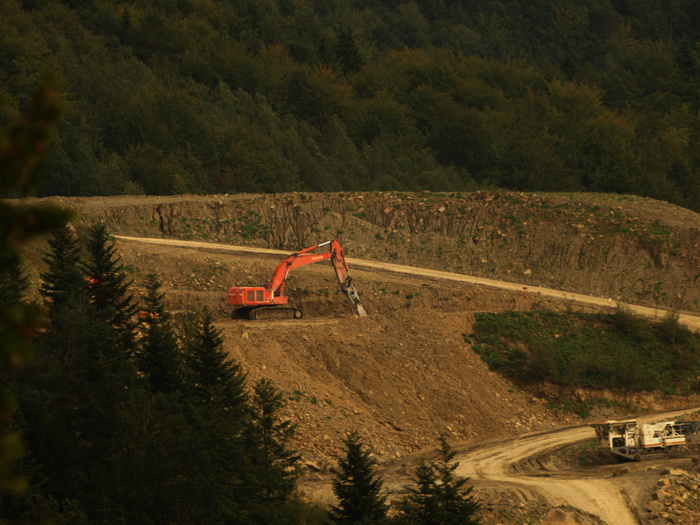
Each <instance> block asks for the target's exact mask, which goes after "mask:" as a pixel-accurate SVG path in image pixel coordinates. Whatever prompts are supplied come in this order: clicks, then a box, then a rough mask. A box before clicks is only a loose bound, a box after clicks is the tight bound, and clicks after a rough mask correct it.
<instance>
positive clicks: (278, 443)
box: [246, 379, 299, 523]
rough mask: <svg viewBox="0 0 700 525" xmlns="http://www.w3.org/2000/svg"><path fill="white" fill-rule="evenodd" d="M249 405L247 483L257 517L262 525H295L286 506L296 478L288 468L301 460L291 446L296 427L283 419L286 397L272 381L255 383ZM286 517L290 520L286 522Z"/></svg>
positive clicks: (263, 380)
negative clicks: (268, 524) (288, 524)
mask: <svg viewBox="0 0 700 525" xmlns="http://www.w3.org/2000/svg"><path fill="white" fill-rule="evenodd" d="M250 404H251V412H252V417H251V424H250V427H249V429H248V432H247V439H246V448H247V449H248V450H249V451H250V461H251V467H252V468H251V470H250V473H249V474H250V475H249V477H248V478H247V480H248V485H249V486H248V490H249V491H250V494H251V503H252V504H253V508H254V513H255V516H256V518H257V519H258V521H260V522H261V523H294V521H290V519H291V518H292V516H290V515H289V514H290V511H289V509H288V508H287V507H286V505H285V504H286V503H287V502H288V501H289V500H290V498H291V496H292V494H293V492H294V482H295V479H296V476H295V475H294V473H293V471H292V470H291V469H290V468H289V467H291V466H292V465H293V464H294V462H295V461H297V459H299V455H298V454H297V453H296V452H295V451H294V450H291V449H290V448H289V446H288V442H289V439H290V438H291V437H292V435H293V434H294V431H295V428H296V425H294V424H292V422H291V421H290V420H289V419H282V417H281V410H282V409H283V408H284V405H285V401H284V394H283V393H282V392H281V391H280V390H278V389H277V388H276V387H275V385H274V384H273V383H272V381H270V380H269V379H260V380H259V381H257V382H256V383H255V385H254V386H253V395H252V397H251V401H250ZM285 515H286V518H287V519H283V517H284V516H285Z"/></svg>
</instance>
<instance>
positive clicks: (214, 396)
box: [184, 307, 248, 414]
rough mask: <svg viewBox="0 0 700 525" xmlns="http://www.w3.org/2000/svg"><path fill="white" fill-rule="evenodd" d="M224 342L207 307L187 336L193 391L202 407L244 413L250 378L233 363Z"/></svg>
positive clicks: (187, 356)
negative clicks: (223, 408) (213, 406)
mask: <svg viewBox="0 0 700 525" xmlns="http://www.w3.org/2000/svg"><path fill="white" fill-rule="evenodd" d="M223 342H224V338H223V337H222V335H221V331H220V330H218V329H217V328H216V327H215V326H214V322H213V319H212V315H211V312H210V311H209V309H208V308H206V307H205V308H204V310H203V312H202V315H201V317H200V318H199V319H197V320H196V321H195V322H194V325H193V326H192V328H190V329H188V331H187V333H185V334H184V350H185V359H186V362H187V368H188V370H189V372H190V374H191V388H192V391H193V394H194V397H195V399H197V401H198V402H199V403H214V404H217V405H219V406H221V407H225V408H227V409H228V410H234V411H241V410H242V408H243V407H244V405H246V404H247V402H248V395H247V393H246V390H245V383H246V374H245V372H243V369H242V367H241V365H240V364H239V363H237V362H235V361H232V360H231V359H229V357H228V355H227V354H226V352H225V351H224V349H223ZM239 414H240V412H239Z"/></svg>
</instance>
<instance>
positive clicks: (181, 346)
mask: <svg viewBox="0 0 700 525" xmlns="http://www.w3.org/2000/svg"><path fill="white" fill-rule="evenodd" d="M45 261H46V263H47V271H46V272H45V273H43V274H42V281H43V286H42V287H41V289H40V292H41V295H42V296H43V299H44V302H45V305H46V307H47V309H48V312H49V319H50V323H49V324H48V326H47V329H46V331H45V332H44V333H42V334H41V336H40V337H39V338H38V340H37V344H36V362H35V364H34V366H32V367H25V368H24V369H23V370H21V371H18V372H16V373H15V374H13V375H12V376H7V377H5V381H7V382H10V384H11V385H12V387H13V389H14V390H15V391H16V392H17V400H18V411H17V413H16V414H15V416H14V418H13V420H12V424H13V426H14V427H15V428H18V429H20V430H21V431H22V434H23V437H24V440H25V444H26V449H27V454H26V456H25V462H24V471H25V473H26V474H27V476H28V478H29V480H30V483H31V485H30V488H29V491H28V492H27V494H25V495H24V496H23V497H21V498H16V499H13V500H11V501H10V502H9V504H7V505H5V506H3V509H2V513H0V520H7V522H11V523H39V522H44V520H51V522H52V523H55V524H57V525H62V524H66V525H67V524H69V523H70V524H78V525H80V524H89V523H124V524H127V523H128V524H138V523H142V524H163V523H202V524H204V523H230V524H232V525H235V524H241V525H254V524H258V523H271V524H273V523H274V524H280V525H282V524H289V525H295V524H296V523H298V522H299V520H298V513H299V512H300V511H301V509H302V504H301V503H300V502H299V501H298V500H297V499H296V497H295V496H294V488H295V485H294V479H295V478H294V474H293V471H290V470H289V468H288V467H289V466H290V465H291V462H292V461H294V460H295V459H296V454H294V453H293V452H292V451H290V450H288V448H287V442H288V440H289V438H290V437H291V433H292V431H293V428H292V427H291V425H290V424H289V423H288V422H287V421H283V420H281V419H280V411H281V410H282V409H283V408H284V397H283V395H282V394H281V393H280V392H279V391H278V390H277V389H276V388H275V387H274V385H272V384H271V383H270V382H269V381H260V382H258V383H256V384H255V385H254V388H253V393H252V395H251V394H249V392H248V386H247V382H246V375H245V374H244V373H243V371H242V369H241V366H240V364H238V363H236V362H235V361H231V360H230V359H229V358H228V355H227V354H226V352H225V351H224V350H223V346H222V345H223V342H224V340H223V337H222V335H221V333H220V331H219V330H218V329H216V328H215V327H214V326H213V322H212V318H211V315H210V314H209V312H208V311H206V310H205V311H204V312H203V313H202V315H201V316H197V317H194V318H192V319H190V320H189V321H188V322H186V323H184V324H183V328H182V330H179V331H178V330H176V329H175V328H173V326H172V325H171V320H170V319H169V318H168V315H167V312H166V311H165V309H164V307H163V302H162V301H163V294H162V293H161V292H160V290H159V287H160V283H159V282H158V279H157V277H156V276H154V275H150V276H148V279H147V296H146V310H145V312H146V313H147V315H146V322H145V323H144V325H142V326H141V327H137V326H135V323H134V322H133V321H131V320H132V319H133V318H134V314H135V306H134V303H133V300H132V297H131V295H130V294H129V292H128V286H127V284H128V283H127V281H126V278H125V276H124V273H123V267H122V265H121V263H120V260H119V257H118V256H117V255H116V254H115V251H114V245H113V243H112V240H111V237H110V236H109V234H108V233H107V232H106V231H105V229H104V227H102V226H100V225H95V226H93V227H92V228H91V229H90V232H89V238H88V239H86V240H84V241H80V240H79V239H77V237H76V236H75V231H74V230H70V229H68V228H63V229H61V230H59V231H58V232H57V233H56V234H55V235H54V236H53V237H52V238H51V239H50V241H49V250H48V252H47V254H46V256H45ZM13 293H14V292H13ZM106 298H108V299H106Z"/></svg>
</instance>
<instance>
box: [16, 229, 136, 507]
mask: <svg viewBox="0 0 700 525" xmlns="http://www.w3.org/2000/svg"><path fill="white" fill-rule="evenodd" d="M49 246H50V248H51V250H50V251H49V253H48V254H47V255H46V257H45V260H46V262H47V264H48V269H47V271H46V272H45V273H44V274H43V275H42V277H43V279H44V284H43V286H42V287H41V293H42V295H43V296H44V298H45V299H46V302H47V305H48V308H49V313H50V316H51V324H50V326H49V329H48V330H47V331H46V332H45V333H44V334H43V335H42V336H41V337H40V339H39V341H38V344H37V356H38V361H39V363H40V365H41V366H40V368H39V369H38V370H37V371H36V374H35V377H31V378H27V380H26V382H25V383H24V384H23V386H22V388H23V392H24V394H25V395H24V396H23V398H22V403H21V405H20V409H21V412H22V416H23V421H24V424H25V435H26V436H27V442H28V444H29V447H30V448H31V451H32V457H33V459H34V460H35V461H36V464H37V465H39V468H40V470H41V471H42V473H43V477H44V478H45V481H44V484H43V486H42V490H43V491H45V493H46V494H47V495H48V496H50V497H53V498H56V499H57V500H59V501H63V500H72V499H79V500H80V501H81V504H82V505H83V506H84V508H85V510H86V512H87V513H88V515H90V516H92V517H94V518H95V519H100V520H101V519H102V518H104V517H105V514H104V513H105V512H107V511H108V510H109V506H108V505H107V503H106V502H107V501H108V500H109V494H110V493H111V490H112V487H111V480H110V476H111V473H110V472H109V469H108V468H106V464H107V459H108V458H110V457H112V456H113V454H114V453H115V450H116V448H118V447H120V446H123V444H119V443H115V441H114V435H115V432H116V429H117V428H118V425H119V421H120V417H119V414H120V409H121V407H123V406H125V405H127V404H128V403H129V401H130V399H131V396H132V395H133V393H134V391H135V388H136V387H137V383H138V380H137V376H136V373H135V369H134V367H133V364H132V362H131V361H130V359H129V356H128V355H127V353H126V352H124V351H123V347H122V345H121V343H120V340H119V334H118V333H117V332H116V330H115V328H114V327H113V326H112V325H111V324H110V323H109V322H107V321H106V320H105V319H104V316H102V315H100V312H98V310H97V309H96V307H95V304H94V303H93V301H92V300H91V297H90V294H89V291H88V285H87V280H86V279H85V277H84V274H83V273H82V271H81V268H84V264H83V262H82V261H81V259H80V257H79V251H78V248H77V245H76V241H75V240H74V239H73V238H71V234H70V232H69V231H62V232H60V233H59V234H58V235H56V236H55V237H54V238H53V239H51V240H50V241H49ZM56 450H60V454H57V453H56Z"/></svg>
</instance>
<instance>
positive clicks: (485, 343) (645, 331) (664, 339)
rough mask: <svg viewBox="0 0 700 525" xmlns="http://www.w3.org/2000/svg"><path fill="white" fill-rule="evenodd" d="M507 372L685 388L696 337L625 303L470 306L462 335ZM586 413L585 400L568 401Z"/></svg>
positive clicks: (524, 379) (694, 366) (584, 383)
mask: <svg viewBox="0 0 700 525" xmlns="http://www.w3.org/2000/svg"><path fill="white" fill-rule="evenodd" d="M463 337H464V339H465V341H467V340H469V341H472V342H473V348H474V350H475V351H476V352H477V353H479V355H480V356H481V358H482V359H483V360H484V361H485V362H486V363H487V364H488V365H489V367H490V368H491V369H492V370H496V371H498V372H500V373H502V374H503V375H505V376H507V377H508V378H510V379H511V380H513V381H515V382H517V383H520V384H528V383H534V382H538V381H543V380H548V381H551V382H553V383H556V384H560V385H565V386H573V387H579V386H580V387H591V388H615V389H618V388H619V389H627V390H634V391H639V390H657V391H662V392H665V393H669V394H670V393H673V394H686V393H688V392H690V391H692V390H693V389H694V388H696V387H697V383H698V381H697V377H698V376H699V375H700V337H699V336H698V335H697V334H694V333H692V332H690V331H689V330H687V328H685V327H684V326H682V325H680V323H679V322H678V318H677V316H676V317H674V316H667V318H664V319H663V320H661V321H656V322H653V321H648V320H646V319H643V318H641V317H638V316H636V315H635V314H634V313H632V312H631V311H630V310H629V309H625V308H619V309H618V310H616V311H615V312H612V313H609V314H584V313H577V312H564V313H557V312H551V311H546V310H541V311H532V312H503V313H486V314H477V315H476V323H475V325H474V331H473V333H472V334H469V335H468V336H467V335H464V336H463ZM566 409H567V410H568V411H572V412H575V413H578V414H582V413H585V412H586V410H590V407H585V406H570V407H566Z"/></svg>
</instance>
